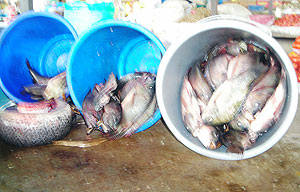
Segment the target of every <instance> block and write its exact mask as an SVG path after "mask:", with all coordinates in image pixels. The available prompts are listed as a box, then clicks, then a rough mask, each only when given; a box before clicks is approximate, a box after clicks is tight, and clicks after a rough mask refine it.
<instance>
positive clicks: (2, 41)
mask: <svg viewBox="0 0 300 192" xmlns="http://www.w3.org/2000/svg"><path fill="white" fill-rule="evenodd" d="M76 38H77V34H76V32H75V30H74V29H73V27H72V26H71V25H70V24H69V23H68V22H67V21H66V20H64V19H63V18H62V17H61V16H58V15H56V14H51V13H34V12H28V13H24V14H22V15H20V16H19V17H18V18H17V19H16V20H15V21H14V22H13V23H11V25H10V26H8V27H7V28H6V29H5V30H3V31H2V33H1V37H0V66H1V70H0V86H1V88H2V90H3V92H4V93H5V94H6V95H7V96H8V97H9V98H10V99H12V100H13V101H15V102H17V103H18V102H21V101H25V102H33V100H31V98H30V95H29V94H24V89H23V87H24V86H28V85H30V84H32V83H33V81H32V78H31V76H30V74H29V71H28V69H27V67H26V60H27V59H28V60H29V62H30V64H31V67H32V68H33V69H34V70H35V71H36V72H38V73H39V74H40V75H42V76H47V77H53V76H55V75H57V74H59V73H61V72H63V71H65V69H66V65H67V63H68V62H67V61H68V54H69V52H70V50H71V47H72V45H73V43H74V42H75V39H76Z"/></svg>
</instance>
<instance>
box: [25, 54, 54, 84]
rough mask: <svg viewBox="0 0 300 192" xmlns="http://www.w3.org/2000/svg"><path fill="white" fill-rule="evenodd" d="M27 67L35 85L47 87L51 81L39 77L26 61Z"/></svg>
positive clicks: (47, 78)
mask: <svg viewBox="0 0 300 192" xmlns="http://www.w3.org/2000/svg"><path fill="white" fill-rule="evenodd" d="M26 66H27V68H28V71H29V74H30V75H31V78H32V80H33V82H34V83H36V84H38V85H47V84H48V81H49V80H50V78H49V77H43V76H41V75H39V74H38V73H37V72H36V71H35V70H34V69H33V68H32V67H31V65H30V63H29V60H28V59H26Z"/></svg>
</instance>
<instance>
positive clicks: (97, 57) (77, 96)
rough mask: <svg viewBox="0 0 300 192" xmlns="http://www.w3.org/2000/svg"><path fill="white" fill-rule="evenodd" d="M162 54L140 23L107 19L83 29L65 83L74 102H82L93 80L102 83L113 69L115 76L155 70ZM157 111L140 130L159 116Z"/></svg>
mask: <svg viewBox="0 0 300 192" xmlns="http://www.w3.org/2000/svg"><path fill="white" fill-rule="evenodd" d="M164 53H165V48H164V46H163V44H162V43H161V42H160V41H159V40H158V38H157V37H156V36H155V35H154V34H153V33H151V32H150V31H148V30H146V29H145V28H143V27H142V26H140V25H137V24H133V23H130V22H125V21H116V20H106V21H102V22H99V23H97V24H95V25H94V26H93V27H92V28H90V29H89V30H86V31H85V32H84V34H83V36H82V37H81V38H80V39H79V41H78V42H76V44H75V45H74V46H73V48H72V50H71V56H70V60H69V65H68V68H67V83H68V88H69V91H70V95H71V98H72V100H73V102H74V104H75V105H76V106H77V107H78V108H79V109H80V110H81V109H82V102H83V100H84V98H85V96H86V94H87V93H88V91H89V90H91V89H92V88H93V87H94V86H95V84H96V83H98V84H99V83H104V82H105V79H107V78H108V76H109V74H110V73H111V72H113V73H114V74H115V75H116V76H117V77H118V78H120V77H122V76H124V75H126V74H128V73H134V72H136V71H144V72H152V73H155V74H156V72H157V69H158V66H159V64H160V61H161V59H162V56H163V54H164ZM160 117H161V115H160V112H159V110H157V111H156V112H155V114H154V116H153V118H152V119H151V120H149V121H148V122H147V123H145V124H144V125H143V126H142V127H140V128H139V129H138V132H139V131H143V130H145V129H147V128H149V127H150V126H152V125H153V124H154V123H156V122H157V121H158V120H159V119H160Z"/></svg>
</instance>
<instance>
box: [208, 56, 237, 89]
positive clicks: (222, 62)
mask: <svg viewBox="0 0 300 192" xmlns="http://www.w3.org/2000/svg"><path fill="white" fill-rule="evenodd" d="M232 58H233V57H232V56H230V55H228V54H220V55H218V56H216V57H214V58H213V59H211V60H209V61H208V62H207V65H206V67H205V71H204V76H205V78H206V79H207V82H208V83H209V85H210V86H211V87H212V88H213V89H214V90H215V89H217V88H218V87H219V86H220V85H221V84H222V83H223V82H224V81H226V80H227V72H228V64H229V62H230V60H232Z"/></svg>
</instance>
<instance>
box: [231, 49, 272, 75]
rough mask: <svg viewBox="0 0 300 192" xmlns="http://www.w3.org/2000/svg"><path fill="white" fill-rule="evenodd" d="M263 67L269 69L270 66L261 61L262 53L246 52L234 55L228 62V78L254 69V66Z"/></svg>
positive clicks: (265, 69)
mask: <svg viewBox="0 0 300 192" xmlns="http://www.w3.org/2000/svg"><path fill="white" fill-rule="evenodd" d="M259 67H260V68H262V69H264V70H263V71H267V70H268V67H267V66H265V65H264V64H263V63H261V62H260V55H259V54H258V53H255V52H249V53H246V54H239V55H238V56H236V57H233V58H232V59H231V60H230V62H229V64H228V72H227V79H233V78H235V77H237V76H239V75H240V74H242V73H244V72H245V71H249V70H252V69H253V68H259Z"/></svg>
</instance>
